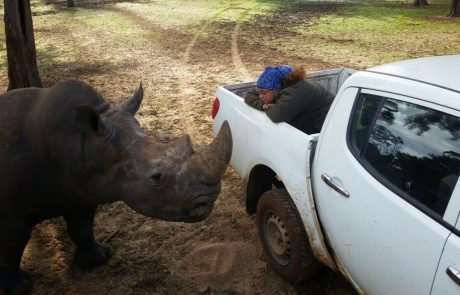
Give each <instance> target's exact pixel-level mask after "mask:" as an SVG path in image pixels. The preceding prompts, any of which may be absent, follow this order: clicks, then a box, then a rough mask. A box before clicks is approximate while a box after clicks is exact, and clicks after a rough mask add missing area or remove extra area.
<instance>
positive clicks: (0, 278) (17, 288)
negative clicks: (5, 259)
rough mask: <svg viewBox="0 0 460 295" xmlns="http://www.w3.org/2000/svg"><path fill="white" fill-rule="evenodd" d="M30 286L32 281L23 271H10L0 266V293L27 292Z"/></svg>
mask: <svg viewBox="0 0 460 295" xmlns="http://www.w3.org/2000/svg"><path fill="white" fill-rule="evenodd" d="M31 288H32V281H31V280H30V277H29V275H28V274H27V273H26V272H25V271H23V270H21V269H20V270H19V271H16V272H11V271H6V270H4V269H2V268H0V295H23V294H29V293H30V290H31Z"/></svg>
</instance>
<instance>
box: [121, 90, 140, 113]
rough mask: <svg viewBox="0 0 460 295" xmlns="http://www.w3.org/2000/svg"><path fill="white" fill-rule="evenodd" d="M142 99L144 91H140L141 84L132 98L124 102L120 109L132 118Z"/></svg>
mask: <svg viewBox="0 0 460 295" xmlns="http://www.w3.org/2000/svg"><path fill="white" fill-rule="evenodd" d="M143 97H144V89H142V82H141V83H140V84H139V87H138V88H137V90H136V92H134V95H133V97H131V99H130V100H128V101H127V102H125V103H124V104H123V106H122V108H123V109H124V110H125V111H127V112H128V113H130V114H131V115H133V116H134V114H135V113H136V112H137V111H138V110H139V107H140V106H141V102H142V98H143Z"/></svg>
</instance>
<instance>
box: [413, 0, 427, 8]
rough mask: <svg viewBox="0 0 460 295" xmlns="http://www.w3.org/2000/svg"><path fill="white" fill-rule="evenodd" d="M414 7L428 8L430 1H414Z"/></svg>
mask: <svg viewBox="0 0 460 295" xmlns="http://www.w3.org/2000/svg"><path fill="white" fill-rule="evenodd" d="M413 5H414V6H417V7H419V6H427V5H428V1H427V0H414V2H413Z"/></svg>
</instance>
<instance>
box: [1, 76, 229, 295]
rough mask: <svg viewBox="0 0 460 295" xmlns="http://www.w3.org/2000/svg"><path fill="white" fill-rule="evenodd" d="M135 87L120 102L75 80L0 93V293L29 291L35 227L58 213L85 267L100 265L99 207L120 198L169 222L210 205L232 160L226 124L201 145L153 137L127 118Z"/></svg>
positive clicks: (103, 254) (202, 214)
mask: <svg viewBox="0 0 460 295" xmlns="http://www.w3.org/2000/svg"><path fill="white" fill-rule="evenodd" d="M142 98H143V89H142V84H141V85H140V86H139V88H138V89H137V90H136V91H135V93H134V95H133V96H132V97H131V98H130V99H129V100H127V101H126V102H124V103H122V104H111V103H109V102H107V101H106V100H105V99H104V98H103V97H102V95H100V94H99V93H98V92H97V91H96V90H95V89H94V88H93V87H91V86H90V85H88V84H86V83H84V82H81V81H63V82H59V83H57V84H56V85H55V86H53V87H50V88H23V89H16V90H12V91H9V92H6V93H4V94H3V95H1V96H0V294H1V293H2V292H3V293H6V294H10V293H27V292H29V291H30V287H31V282H30V279H29V276H28V275H27V273H25V272H24V271H23V270H22V269H21V268H20V262H21V258H22V254H23V251H24V248H25V247H26V245H27V243H28V241H29V238H30V236H31V231H32V228H33V227H34V226H35V225H36V224H38V223H40V222H42V221H44V220H46V219H49V218H53V217H57V216H63V217H64V220H65V222H66V224H67V230H68V233H69V235H70V237H71V239H72V240H73V241H74V242H75V244H76V246H77V247H76V251H75V254H74V262H75V263H76V264H77V265H79V266H81V267H82V268H91V267H94V266H97V265H101V264H104V263H105V262H106V261H107V260H108V258H109V257H110V248H109V247H107V246H105V245H102V244H100V243H98V242H97V241H96V240H95V238H94V232H93V222H94V216H95V213H96V207H97V205H99V204H104V203H110V202H114V201H118V200H121V201H123V202H125V203H126V204H127V205H128V206H129V207H131V208H132V209H133V210H135V211H136V212H138V213H140V214H143V215H146V216H149V217H153V218H158V219H162V220H166V221H181V222H198V221H201V220H204V219H205V218H206V217H207V216H208V215H209V214H210V213H211V211H212V208H213V204H214V201H215V200H216V198H217V196H218V194H219V193H220V188H221V178H222V177H223V174H224V173H225V170H226V168H227V165H228V162H229V159H230V157H231V150H232V142H231V133H230V128H229V126H228V124H224V126H223V127H222V129H221V131H220V133H219V134H218V136H217V137H216V138H215V139H214V140H213V141H212V142H211V143H210V144H209V145H208V146H206V147H205V148H204V149H202V150H201V151H198V152H195V151H194V150H193V147H192V144H191V140H190V137H189V136H188V135H183V136H181V137H179V138H177V139H176V140H174V141H172V142H170V143H159V142H156V141H155V140H154V139H153V138H152V137H151V136H148V135H147V134H146V133H145V132H144V131H143V130H142V129H141V127H140V125H139V123H138V121H137V120H136V119H135V118H134V115H135V113H136V112H137V111H138V109H139V107H140V104H141V101H142Z"/></svg>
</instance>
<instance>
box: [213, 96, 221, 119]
mask: <svg viewBox="0 0 460 295" xmlns="http://www.w3.org/2000/svg"><path fill="white" fill-rule="evenodd" d="M219 107H220V102H219V99H218V98H217V97H216V98H215V99H214V102H213V103H212V111H211V117H212V118H213V119H214V118H215V117H216V116H217V112H218V111H219Z"/></svg>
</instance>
